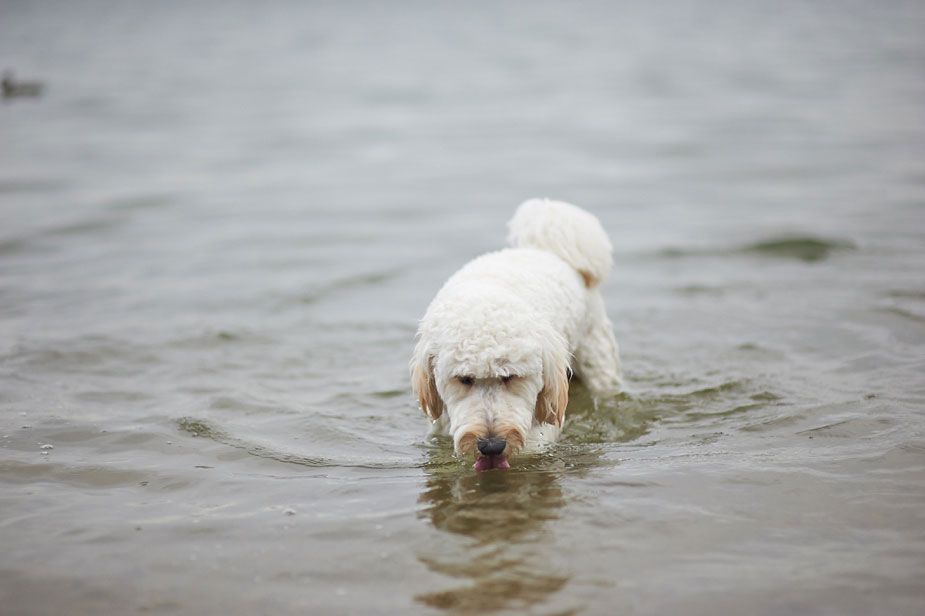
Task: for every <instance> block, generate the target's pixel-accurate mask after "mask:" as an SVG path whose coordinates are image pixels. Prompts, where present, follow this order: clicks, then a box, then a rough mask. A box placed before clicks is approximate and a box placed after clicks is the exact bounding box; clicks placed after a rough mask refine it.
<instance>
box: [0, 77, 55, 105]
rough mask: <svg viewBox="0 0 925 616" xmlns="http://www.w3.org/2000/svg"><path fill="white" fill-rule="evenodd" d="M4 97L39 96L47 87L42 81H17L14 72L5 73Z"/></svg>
mask: <svg viewBox="0 0 925 616" xmlns="http://www.w3.org/2000/svg"><path fill="white" fill-rule="evenodd" d="M2 84H3V85H2V87H3V98H37V97H39V96H41V95H42V89H43V88H44V87H45V85H44V84H43V83H41V82H40V81H16V79H15V77H13V73H12V72H10V71H6V72H5V73H3V81H2Z"/></svg>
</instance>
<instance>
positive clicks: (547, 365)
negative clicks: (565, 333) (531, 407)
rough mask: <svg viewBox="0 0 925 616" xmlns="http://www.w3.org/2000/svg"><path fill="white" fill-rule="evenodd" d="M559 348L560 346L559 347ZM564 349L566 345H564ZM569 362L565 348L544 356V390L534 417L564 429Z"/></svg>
mask: <svg viewBox="0 0 925 616" xmlns="http://www.w3.org/2000/svg"><path fill="white" fill-rule="evenodd" d="M557 346H558V345H557ZM562 346H563V347H564V344H563V345H562ZM568 380H569V362H568V353H567V352H566V351H565V350H564V348H561V349H556V350H550V351H549V352H546V353H544V354H543V389H541V390H540V393H539V395H538V396H537V397H536V410H535V412H534V416H535V417H536V420H537V421H538V422H540V423H548V424H555V425H557V426H559V427H560V428H561V427H562V422H563V421H565V407H566V406H568Z"/></svg>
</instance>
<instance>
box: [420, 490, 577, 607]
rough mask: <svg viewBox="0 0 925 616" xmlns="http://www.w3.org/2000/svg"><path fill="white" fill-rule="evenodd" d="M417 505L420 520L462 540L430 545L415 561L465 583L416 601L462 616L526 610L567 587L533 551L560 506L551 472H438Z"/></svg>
mask: <svg viewBox="0 0 925 616" xmlns="http://www.w3.org/2000/svg"><path fill="white" fill-rule="evenodd" d="M420 502H421V503H422V504H423V505H424V509H422V510H421V513H420V514H419V515H420V516H421V517H423V518H426V519H429V520H430V521H431V523H432V524H433V525H434V527H435V528H437V529H438V530H441V531H445V532H447V533H450V534H451V536H462V537H465V538H466V540H465V541H462V542H454V543H455V545H454V543H451V542H445V541H437V542H434V543H433V547H432V548H430V549H429V550H428V549H427V548H425V551H424V552H422V553H419V554H418V558H419V559H420V560H421V562H423V563H424V564H425V565H426V566H427V568H428V569H430V570H431V571H435V572H437V573H441V574H444V575H447V576H449V577H451V578H454V579H458V578H464V579H466V580H467V581H468V582H469V583H466V584H463V585H460V586H458V587H456V588H450V589H447V590H439V591H435V592H428V593H425V594H421V595H418V596H417V597H415V598H416V599H417V600H418V601H420V602H421V603H424V604H426V605H430V606H432V607H437V608H442V609H449V610H452V611H458V612H460V613H466V614H468V613H476V612H485V611H495V610H499V609H506V608H507V609H523V608H526V607H529V606H530V605H535V604H537V603H541V602H543V601H545V600H546V599H547V598H548V597H549V596H550V595H552V594H553V593H555V592H556V591H558V590H560V589H561V588H563V587H564V586H565V585H566V584H567V583H568V581H569V579H570V576H569V575H568V573H567V572H565V571H563V568H562V567H561V565H560V564H558V563H556V562H555V559H552V558H542V557H541V556H540V555H539V554H538V552H537V551H538V550H540V549H541V548H542V546H538V545H537V542H536V540H537V537H539V536H542V535H543V532H542V531H543V528H544V526H545V524H546V522H547V521H549V520H553V519H556V518H557V517H559V510H560V509H561V508H562V507H563V506H564V505H565V499H564V498H563V496H562V489H561V488H560V486H559V482H558V479H557V475H556V474H554V473H537V472H511V473H488V474H484V473H480V474H477V475H473V474H465V475H459V474H456V473H441V474H435V475H431V476H430V477H428V478H427V487H426V489H425V491H424V492H423V493H422V494H421V498H420Z"/></svg>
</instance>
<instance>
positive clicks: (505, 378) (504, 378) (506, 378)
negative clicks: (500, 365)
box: [501, 374, 517, 383]
mask: <svg viewBox="0 0 925 616" xmlns="http://www.w3.org/2000/svg"><path fill="white" fill-rule="evenodd" d="M516 378H517V375H516V374H509V375H507V376H502V377H501V382H502V383H510V382H511V379H516Z"/></svg>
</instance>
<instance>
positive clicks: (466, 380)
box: [456, 376, 475, 387]
mask: <svg viewBox="0 0 925 616" xmlns="http://www.w3.org/2000/svg"><path fill="white" fill-rule="evenodd" d="M456 378H457V379H458V380H459V382H460V383H462V384H463V385H465V386H467V387H469V386H471V385H472V384H473V383H474V382H475V379H474V378H472V377H471V376H458V377H456Z"/></svg>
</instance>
